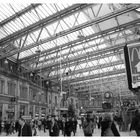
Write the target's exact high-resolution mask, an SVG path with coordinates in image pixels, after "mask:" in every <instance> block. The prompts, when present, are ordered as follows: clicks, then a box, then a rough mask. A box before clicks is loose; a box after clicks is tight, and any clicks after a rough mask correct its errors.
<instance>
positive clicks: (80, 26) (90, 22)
mask: <svg viewBox="0 0 140 140" xmlns="http://www.w3.org/2000/svg"><path fill="white" fill-rule="evenodd" d="M138 7H139V6H138V5H135V6H132V7H128V8H124V9H123V10H118V11H116V12H113V13H111V14H108V15H106V16H104V17H102V18H97V19H95V20H92V21H89V22H87V23H84V24H82V25H79V26H75V27H74V28H71V29H69V30H66V31H63V32H60V33H59V34H56V35H54V36H52V37H50V38H47V39H44V40H39V41H37V42H36V43H33V44H31V45H28V46H26V47H24V48H22V49H19V50H17V51H15V52H13V53H10V54H7V55H4V56H3V58H5V57H9V56H12V55H15V54H16V53H20V52H23V51H25V50H28V49H31V48H33V47H36V46H38V45H41V44H43V43H46V42H49V41H52V40H54V39H57V38H58V37H61V36H64V35H66V34H69V33H71V32H74V31H76V30H80V29H82V28H85V27H88V26H91V25H93V24H97V23H99V22H103V21H105V20H107V19H110V18H113V17H115V16H118V15H121V14H124V13H126V12H129V11H132V10H134V9H137V8H138ZM39 25H40V24H39ZM77 41H82V40H81V39H79V40H77ZM77 41H76V42H77ZM0 42H1V43H2V41H0ZM1 43H0V44H1ZM68 44H69V45H70V43H68ZM68 44H65V46H66V45H68ZM1 45H2V44H1ZM58 48H59V47H54V48H53V49H49V50H46V51H43V52H41V54H43V53H46V52H49V51H53V50H57V49H58ZM61 48H62V46H61ZM36 56H37V54H35V55H31V57H36ZM29 58H30V57H29ZM0 59H2V58H0ZM27 59H28V57H27Z"/></svg>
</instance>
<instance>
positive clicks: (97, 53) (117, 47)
mask: <svg viewBox="0 0 140 140" xmlns="http://www.w3.org/2000/svg"><path fill="white" fill-rule="evenodd" d="M134 42H139V38H138V39H135V40H131V41H128V42H127V44H131V43H134ZM125 45H126V43H122V44H118V45H114V46H111V47H109V48H105V49H102V50H100V51H97V52H95V51H93V52H90V53H89V54H83V55H80V56H77V57H73V58H71V59H70V58H69V59H66V60H63V61H62V63H61V64H62V65H64V64H67V63H70V62H74V61H76V62H77V61H78V60H81V59H85V58H87V56H88V58H90V57H93V56H95V55H100V54H104V53H107V52H108V51H113V50H115V49H116V50H118V49H122V48H123V47H124V46H125ZM59 65H60V62H55V63H53V64H48V65H45V67H42V68H35V69H30V70H27V71H25V72H31V71H40V69H41V71H42V72H43V71H45V70H48V69H50V68H51V69H52V68H53V67H57V68H56V69H58V66H59Z"/></svg>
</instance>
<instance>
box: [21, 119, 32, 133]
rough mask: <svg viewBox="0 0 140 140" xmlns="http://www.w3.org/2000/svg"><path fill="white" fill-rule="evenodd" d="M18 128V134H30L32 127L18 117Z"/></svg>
mask: <svg viewBox="0 0 140 140" xmlns="http://www.w3.org/2000/svg"><path fill="white" fill-rule="evenodd" d="M19 124H20V129H19V133H18V136H32V129H31V126H30V125H29V124H27V123H26V122H25V120H24V119H23V118H19Z"/></svg>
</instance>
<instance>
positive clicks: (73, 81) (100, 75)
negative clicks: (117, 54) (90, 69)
mask: <svg viewBox="0 0 140 140" xmlns="http://www.w3.org/2000/svg"><path fill="white" fill-rule="evenodd" d="M123 73H125V69H124V68H123V69H119V70H117V71H109V72H105V73H100V74H93V75H88V76H83V77H77V78H73V79H69V84H71V83H75V82H80V81H87V80H91V79H95V78H103V77H106V76H112V75H117V74H123ZM67 83H68V80H64V81H63V84H67Z"/></svg>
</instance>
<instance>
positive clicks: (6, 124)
mask: <svg viewBox="0 0 140 140" xmlns="http://www.w3.org/2000/svg"><path fill="white" fill-rule="evenodd" d="M10 126H11V124H10V121H6V122H5V131H6V136H8V135H9V130H10Z"/></svg>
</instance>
